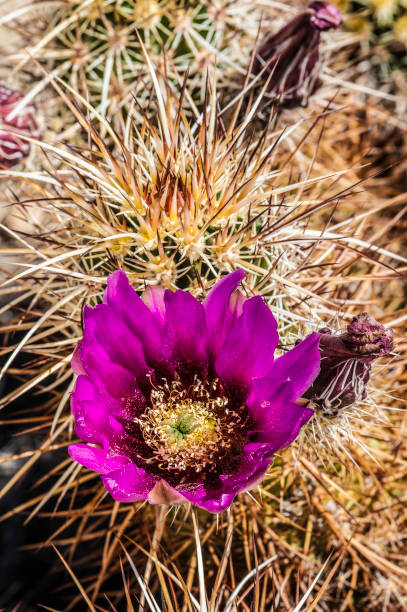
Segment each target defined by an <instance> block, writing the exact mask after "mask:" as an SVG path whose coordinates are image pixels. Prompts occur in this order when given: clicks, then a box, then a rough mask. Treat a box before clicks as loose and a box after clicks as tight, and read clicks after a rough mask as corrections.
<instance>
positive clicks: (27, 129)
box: [0, 85, 38, 168]
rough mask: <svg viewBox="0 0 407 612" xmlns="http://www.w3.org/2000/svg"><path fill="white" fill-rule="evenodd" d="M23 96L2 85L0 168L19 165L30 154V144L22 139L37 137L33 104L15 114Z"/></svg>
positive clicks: (0, 92)
mask: <svg viewBox="0 0 407 612" xmlns="http://www.w3.org/2000/svg"><path fill="white" fill-rule="evenodd" d="M22 99H23V96H22V95H21V94H20V93H19V92H18V91H14V90H12V89H8V87H4V86H3V85H0V167H1V166H7V167H9V168H10V167H11V166H14V165H15V164H17V163H18V162H19V161H20V160H21V159H22V158H23V157H27V155H28V154H29V152H30V143H29V142H28V141H27V140H25V139H24V138H22V136H29V137H31V138H36V137H37V135H38V134H37V125H36V123H35V119H34V114H35V107H34V105H33V104H27V105H26V106H24V108H22V109H21V110H19V111H18V112H17V114H14V113H13V111H15V109H16V107H17V105H18V103H19V102H20V101H21V100H22Z"/></svg>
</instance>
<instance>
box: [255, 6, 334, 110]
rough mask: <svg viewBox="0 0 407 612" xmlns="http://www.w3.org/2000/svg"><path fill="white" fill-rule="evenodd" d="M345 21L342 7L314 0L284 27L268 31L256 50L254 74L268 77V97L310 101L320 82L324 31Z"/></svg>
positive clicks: (293, 102) (283, 102)
mask: <svg viewBox="0 0 407 612" xmlns="http://www.w3.org/2000/svg"><path fill="white" fill-rule="evenodd" d="M341 23H342V16H341V14H340V12H339V10H338V9H337V8H336V7H334V6H332V5H331V4H329V3H328V2H311V4H309V5H308V8H307V10H306V11H305V12H303V13H301V14H299V15H297V17H294V19H292V20H291V21H290V22H289V23H287V24H286V25H285V26H284V27H283V28H282V29H281V30H279V31H278V32H276V33H275V34H269V35H268V36H267V37H266V38H265V40H264V41H263V43H262V44H261V45H260V47H259V48H258V49H257V51H256V57H255V61H254V64H253V72H254V74H259V73H260V72H262V80H263V83H265V82H266V81H268V86H267V92H268V97H270V98H272V99H278V101H279V103H280V104H285V105H287V104H307V103H308V99H309V97H310V96H311V94H312V93H313V92H314V91H315V90H316V89H317V88H318V87H319V85H320V73H321V61H320V54H319V43H320V40H321V31H324V30H329V29H336V28H338V27H339V26H340V25H341Z"/></svg>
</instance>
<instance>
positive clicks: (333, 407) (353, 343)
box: [304, 313, 394, 416]
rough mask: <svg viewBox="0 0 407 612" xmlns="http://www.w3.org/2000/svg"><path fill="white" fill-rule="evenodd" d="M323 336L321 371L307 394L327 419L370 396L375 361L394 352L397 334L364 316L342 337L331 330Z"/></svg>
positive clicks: (349, 327) (367, 315) (323, 333)
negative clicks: (367, 388) (367, 393)
mask: <svg viewBox="0 0 407 612" xmlns="http://www.w3.org/2000/svg"><path fill="white" fill-rule="evenodd" d="M319 334H320V343H319V350H320V353H321V371H320V373H319V375H318V377H317V378H316V379H315V381H314V383H313V384H312V385H311V387H310V388H309V389H308V390H307V392H306V393H305V394H304V395H305V397H306V398H308V399H310V400H312V401H313V402H314V404H316V406H317V407H319V408H320V409H321V410H323V411H324V413H325V414H326V415H327V416H336V415H337V414H338V412H339V411H340V410H341V409H342V408H345V407H346V406H350V405H351V404H354V403H355V402H356V401H358V400H362V399H364V398H365V397H366V384H367V382H368V381H369V377H370V369H371V364H372V361H373V360H374V359H377V358H378V357H382V356H383V355H387V354H388V353H389V352H390V351H391V350H392V348H393V337H394V333H393V330H392V329H391V328H385V327H384V326H383V325H382V324H381V323H378V322H377V321H376V320H375V319H374V318H373V317H372V316H371V315H369V314H367V313H362V314H361V315H358V316H357V317H354V318H353V319H352V322H351V323H350V324H349V325H348V327H347V330H346V332H344V333H342V334H339V335H336V334H334V333H333V332H332V331H331V330H330V329H328V328H323V329H321V330H320V331H319Z"/></svg>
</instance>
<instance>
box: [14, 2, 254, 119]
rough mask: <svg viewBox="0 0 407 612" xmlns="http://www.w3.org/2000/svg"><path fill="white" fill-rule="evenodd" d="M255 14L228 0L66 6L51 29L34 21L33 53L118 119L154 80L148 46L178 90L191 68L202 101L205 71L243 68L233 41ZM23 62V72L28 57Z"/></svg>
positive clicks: (196, 95) (31, 28) (195, 90)
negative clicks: (140, 85)
mask: <svg viewBox="0 0 407 612" xmlns="http://www.w3.org/2000/svg"><path fill="white" fill-rule="evenodd" d="M46 4H47V3H46V2H45V3H44V6H45V7H46ZM35 8H38V5H35ZM248 11H250V8H247V9H246V8H245V5H244V4H243V6H242V7H241V8H240V9H239V10H236V7H235V6H234V3H230V2H228V1H227V0H215V1H214V2H210V3H207V2H183V1H182V0H130V2H129V1H127V0H126V1H125V2H124V1H120V2H115V3H112V2H111V1H110V0H85V1H82V2H80V1H78V0H73V1H65V2H64V3H62V8H61V9H60V10H58V11H57V13H56V15H54V16H53V18H52V20H51V25H47V27H46V29H45V31H42V32H41V30H40V29H35V26H33V23H32V22H31V23H28V30H29V31H30V32H31V31H32V33H33V36H34V40H36V41H37V42H36V43H35V44H34V45H33V46H31V48H30V52H31V54H32V55H33V56H34V57H35V58H36V59H39V60H40V61H42V62H43V63H44V65H45V66H46V68H47V69H49V70H50V71H53V73H54V74H55V75H57V76H59V77H60V78H62V79H63V80H65V81H66V82H68V83H69V84H70V85H71V86H72V87H73V89H75V91H77V92H79V93H81V94H82V95H83V97H84V98H85V99H88V100H89V101H90V103H91V104H92V106H93V107H94V108H95V109H96V110H97V111H99V112H100V113H101V114H102V115H106V116H107V117H109V118H113V119H116V115H117V112H118V111H120V110H121V109H124V108H125V107H126V105H127V103H128V102H129V100H131V94H132V91H133V90H134V87H135V86H136V84H137V83H139V82H143V81H147V82H148V79H149V73H148V69H147V63H146V60H145V57H144V54H143V49H142V47H143V45H144V46H145V48H146V50H147V53H148V56H149V58H150V61H151V63H152V64H153V66H154V67H155V69H156V70H157V73H158V74H159V75H161V76H164V75H165V77H166V78H167V79H170V80H171V82H172V85H173V86H174V87H180V77H179V75H180V74H183V73H184V72H185V71H186V70H187V69H188V71H189V75H190V82H191V83H193V85H192V86H191V87H190V92H191V95H192V96H193V97H194V98H195V100H196V101H198V102H202V98H201V94H202V92H203V83H204V80H203V79H202V78H201V77H202V75H203V74H205V73H206V72H207V71H209V72H211V70H212V68H213V67H214V66H215V65H218V66H220V67H222V66H223V67H225V66H228V67H229V70H231V69H232V68H233V69H235V68H236V67H237V69H239V59H238V56H237V55H236V54H235V56H234V57H233V56H232V57H230V55H231V49H232V48H233V44H232V45H231V44H230V43H231V39H232V38H233V36H234V35H236V34H237V33H239V27H240V25H242V24H243V19H244V16H245V13H246V14H247V12H248ZM246 25H247V24H246ZM29 42H30V44H32V40H30V41H29ZM20 57H21V62H20V64H19V66H20V67H21V66H23V65H24V64H25V63H26V62H27V55H26V54H21V55H20ZM244 59H245V58H244ZM240 70H242V69H241V68H240ZM45 82H46V80H45V81H44V84H45ZM140 94H141V91H140V92H139V95H140ZM141 97H142V96H141ZM138 102H139V103H140V102H141V98H139V100H138Z"/></svg>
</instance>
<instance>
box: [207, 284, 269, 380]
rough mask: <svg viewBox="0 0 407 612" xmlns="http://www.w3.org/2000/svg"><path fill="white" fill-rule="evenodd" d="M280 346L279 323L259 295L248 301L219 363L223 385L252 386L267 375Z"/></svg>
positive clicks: (217, 368) (217, 367)
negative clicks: (275, 352) (253, 382)
mask: <svg viewBox="0 0 407 612" xmlns="http://www.w3.org/2000/svg"><path fill="white" fill-rule="evenodd" d="M277 344H278V333H277V323H276V320H275V318H274V317H273V315H272V313H271V311H270V309H269V308H268V306H267V305H266V304H265V303H264V301H263V299H262V298H261V297H260V296H256V297H253V298H250V299H249V300H247V301H246V302H245V303H244V305H243V312H242V315H241V316H240V317H239V318H238V319H237V321H236V323H235V324H234V326H233V327H232V330H231V332H230V334H229V336H228V338H227V339H226V342H225V344H224V346H223V348H222V350H221V352H220V354H219V357H218V359H217V360H216V364H215V369H216V372H217V373H218V375H219V376H220V378H221V380H222V381H223V382H226V383H228V384H229V385H236V386H237V387H245V388H248V387H250V384H251V380H252V379H253V378H263V377H264V376H268V375H269V373H270V371H271V368H272V366H273V361H274V351H275V348H276V346H277Z"/></svg>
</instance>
